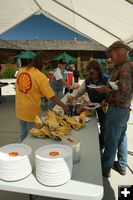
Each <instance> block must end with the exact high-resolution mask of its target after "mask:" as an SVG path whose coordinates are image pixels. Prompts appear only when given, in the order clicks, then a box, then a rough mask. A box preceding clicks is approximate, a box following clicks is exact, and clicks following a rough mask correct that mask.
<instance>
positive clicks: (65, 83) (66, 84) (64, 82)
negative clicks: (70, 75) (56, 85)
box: [60, 79, 71, 90]
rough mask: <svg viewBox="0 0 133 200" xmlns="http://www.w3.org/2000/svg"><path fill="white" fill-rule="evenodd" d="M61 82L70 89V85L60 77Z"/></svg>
mask: <svg viewBox="0 0 133 200" xmlns="http://www.w3.org/2000/svg"><path fill="white" fill-rule="evenodd" d="M60 80H61V82H62V84H63V85H65V86H66V87H67V88H68V89H69V90H70V89H71V86H70V85H69V84H68V83H67V82H66V81H65V80H64V79H60Z"/></svg>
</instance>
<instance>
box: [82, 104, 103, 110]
mask: <svg viewBox="0 0 133 200" xmlns="http://www.w3.org/2000/svg"><path fill="white" fill-rule="evenodd" d="M99 107H100V104H99V103H91V104H89V105H88V106H85V109H87V110H94V109H96V108H99Z"/></svg>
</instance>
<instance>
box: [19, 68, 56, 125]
mask: <svg viewBox="0 0 133 200" xmlns="http://www.w3.org/2000/svg"><path fill="white" fill-rule="evenodd" d="M54 95H55V94H54V92H53V90H52V88H51V86H50V85H49V81H48V78H47V77H46V76H45V75H44V74H43V73H42V72H40V71H39V70H38V69H36V68H35V67H31V68H26V67H24V68H22V69H20V70H19V72H18V74H17V80H16V117H17V118H18V119H21V120H24V121H27V122H34V119H35V117H36V115H40V111H41V106H40V103H41V97H42V96H46V97H47V98H51V97H53V96H54Z"/></svg>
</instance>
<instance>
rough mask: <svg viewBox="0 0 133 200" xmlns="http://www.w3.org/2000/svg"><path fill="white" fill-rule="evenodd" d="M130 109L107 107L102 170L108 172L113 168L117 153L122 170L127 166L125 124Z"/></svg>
mask: <svg viewBox="0 0 133 200" xmlns="http://www.w3.org/2000/svg"><path fill="white" fill-rule="evenodd" d="M129 115H130V108H119V107H114V106H109V109H108V112H107V115H106V123H105V137H104V141H105V150H104V154H103V156H102V170H103V172H105V171H106V172H109V171H110V170H111V168H113V166H114V160H115V155H116V152H117V157H118V162H119V165H120V167H121V168H122V169H125V168H126V165H127V135H126V130H127V122H128V119H129Z"/></svg>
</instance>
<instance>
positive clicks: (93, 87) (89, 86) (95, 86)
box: [87, 84, 99, 89]
mask: <svg viewBox="0 0 133 200" xmlns="http://www.w3.org/2000/svg"><path fill="white" fill-rule="evenodd" d="M87 87H88V88H92V89H96V88H98V87H99V86H97V85H92V84H90V85H87Z"/></svg>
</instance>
